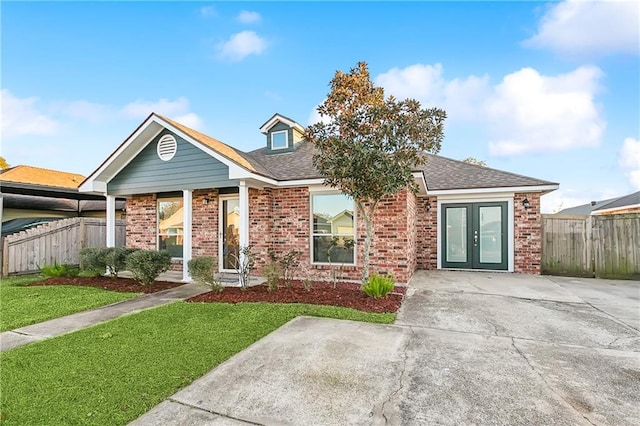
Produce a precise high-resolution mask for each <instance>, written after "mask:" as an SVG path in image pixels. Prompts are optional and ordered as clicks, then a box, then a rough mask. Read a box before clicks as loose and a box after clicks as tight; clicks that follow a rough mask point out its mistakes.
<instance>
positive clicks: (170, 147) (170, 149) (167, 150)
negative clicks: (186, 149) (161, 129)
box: [157, 135, 178, 161]
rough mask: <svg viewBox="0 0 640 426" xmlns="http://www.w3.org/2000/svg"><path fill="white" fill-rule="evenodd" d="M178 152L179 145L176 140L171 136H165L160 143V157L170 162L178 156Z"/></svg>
mask: <svg viewBox="0 0 640 426" xmlns="http://www.w3.org/2000/svg"><path fill="white" fill-rule="evenodd" d="M177 150H178V143H177V142H176V138H174V137H173V136H171V135H164V136H163V137H161V138H160V140H159V141H158V146H157V151H158V157H160V159H161V160H162V161H169V160H171V159H172V158H173V156H174V155H176V151H177Z"/></svg>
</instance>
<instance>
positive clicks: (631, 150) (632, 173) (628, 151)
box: [618, 138, 640, 190]
mask: <svg viewBox="0 0 640 426" xmlns="http://www.w3.org/2000/svg"><path fill="white" fill-rule="evenodd" d="M618 164H619V165H620V167H622V168H623V169H624V170H625V174H626V175H627V177H628V178H629V182H631V185H632V186H633V187H634V188H635V189H638V190H640V139H634V138H625V140H624V143H623V144H622V149H621V150H620V158H619V160H618Z"/></svg>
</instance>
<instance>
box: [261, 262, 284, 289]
mask: <svg viewBox="0 0 640 426" xmlns="http://www.w3.org/2000/svg"><path fill="white" fill-rule="evenodd" d="M262 275H263V276H264V277H265V278H266V279H267V290H269V291H276V290H277V289H278V284H279V283H280V265H278V264H277V263H275V262H270V263H267V264H266V265H264V268H262Z"/></svg>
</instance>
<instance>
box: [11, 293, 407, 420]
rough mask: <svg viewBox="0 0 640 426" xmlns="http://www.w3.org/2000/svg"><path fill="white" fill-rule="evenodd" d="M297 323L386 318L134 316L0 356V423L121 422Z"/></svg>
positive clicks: (277, 311) (238, 308) (272, 311)
mask: <svg viewBox="0 0 640 426" xmlns="http://www.w3.org/2000/svg"><path fill="white" fill-rule="evenodd" d="M299 315H312V316H321V317H331V318H343V319H351V320H359V321H368V322H379V323H391V322H393V320H394V319H395V314H371V313H364V312H359V311H355V310H352V309H347V308H337V307H332V306H314V305H301V304H264V303H243V304H237V305H231V304H222V303H186V302H176V303H173V304H170V305H166V306H162V307H159V308H156V309H151V310H147V311H142V312H140V313H137V314H133V315H128V316H125V317H121V318H119V319H116V320H113V321H110V322H107V323H104V324H101V325H97V326H95V327H91V328H88V329H84V330H80V331H78V332H75V333H71V334H68V335H65V336H61V337H58V338H54V339H51V340H46V341H42V342H38V343H33V344H31V345H27V346H23V347H20V348H16V349H13V350H11V351H8V352H6V353H4V354H2V365H1V371H2V395H1V402H2V406H1V408H0V411H1V412H2V416H3V417H4V418H5V422H6V423H4V424H6V425H23V424H37V425H62V424H65V425H76V424H77V425H80V424H82V425H89V424H94V425H106V424H109V425H118V424H126V423H128V422H130V421H132V420H133V419H135V418H137V417H138V416H140V415H141V414H143V413H145V412H146V411H148V410H149V409H151V408H152V407H153V406H155V405H156V404H158V403H160V402H161V401H162V400H163V399H164V398H166V397H168V396H170V395H172V394H173V393H175V392H176V391H177V390H179V389H180V388H182V387H184V386H186V385H187V384H189V383H191V382H192V381H193V380H194V379H196V378H198V377H200V376H202V375H203V374H205V373H206V372H207V371H209V370H211V369H212V368H213V367H215V366H217V365H218V364H220V363H221V362H223V361H224V360H226V359H228V358H230V357H231V356H233V355H234V354H236V353H238V352H239V351H241V350H242V349H244V348H246V347H247V346H249V345H250V344H252V343H253V342H255V341H257V340H259V339H260V338H262V337H264V336H265V335H267V334H268V333H270V332H271V331H273V330H275V329H277V328H278V327H280V326H282V325H283V324H285V323H286V322H287V321H289V320H291V319H292V318H295V317H296V316H299ZM219 391H220V392H224V389H220V390H219Z"/></svg>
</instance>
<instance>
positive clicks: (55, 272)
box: [38, 261, 80, 278]
mask: <svg viewBox="0 0 640 426" xmlns="http://www.w3.org/2000/svg"><path fill="white" fill-rule="evenodd" d="M38 269H40V273H41V274H42V275H44V276H45V277H48V278H49V277H76V276H78V273H79V272H80V270H79V269H78V268H76V267H75V266H73V265H68V264H66V263H58V262H57V261H54V262H53V265H48V264H45V265H44V266H43V267H42V268H40V267H39V268H38Z"/></svg>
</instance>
